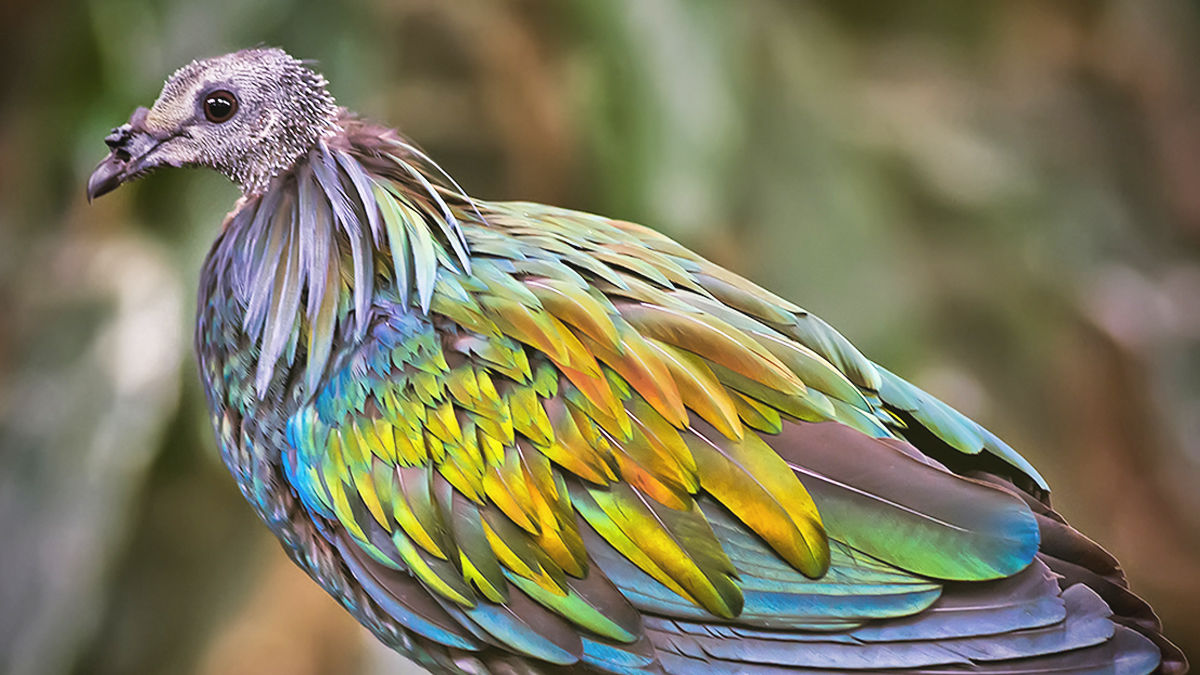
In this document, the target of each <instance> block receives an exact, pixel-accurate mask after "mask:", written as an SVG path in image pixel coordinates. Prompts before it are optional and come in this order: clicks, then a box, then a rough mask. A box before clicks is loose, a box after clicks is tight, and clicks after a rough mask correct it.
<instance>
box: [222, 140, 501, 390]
mask: <svg viewBox="0 0 1200 675" xmlns="http://www.w3.org/2000/svg"><path fill="white" fill-rule="evenodd" d="M348 126H349V127H350V130H349V132H345V131H344V132H342V133H339V134H337V135H335V136H332V137H330V138H329V139H327V140H326V139H323V140H320V141H318V142H317V143H316V144H315V146H314V147H313V148H312V149H311V150H310V151H309V152H308V153H307V154H306V155H304V156H303V157H301V158H300V160H299V161H297V162H295V164H294V166H293V167H292V168H291V169H290V170H288V171H287V172H285V173H282V174H280V175H278V176H275V177H274V178H273V179H272V180H271V181H270V184H269V185H268V187H267V188H266V189H265V190H264V191H263V192H262V193H261V194H258V195H252V196H249V197H247V198H245V199H244V200H243V201H242V202H241V204H240V206H239V208H238V209H237V210H236V211H235V212H234V213H233V214H231V217H230V219H229V220H228V222H227V224H226V227H225V230H224V232H223V233H222V235H221V238H220V239H219V240H218V242H217V244H216V246H215V247H214V249H213V251H212V253H211V254H210V256H209V263H208V265H207V266H206V270H205V273H206V275H208V277H211V279H212V288H213V290H212V292H213V293H218V294H230V295H232V296H233V299H234V300H235V302H234V303H232V306H233V307H236V308H238V310H239V312H240V313H241V317H239V319H240V320H239V321H238V323H240V325H241V326H242V330H243V331H244V334H245V336H246V337H247V338H248V339H249V340H250V341H252V342H253V343H254V344H256V345H257V346H258V354H259V357H258V362H257V364H256V366H255V373H254V387H253V389H254V390H255V391H256V392H257V393H258V394H259V395H260V396H261V395H264V394H265V393H266V392H267V390H268V389H269V388H270V387H272V386H273V383H275V382H277V381H291V378H290V377H287V376H286V374H287V373H289V372H291V371H292V370H293V369H296V368H300V369H302V370H303V377H302V382H303V383H304V389H305V391H307V392H308V393H310V394H311V393H312V388H313V387H315V386H316V384H317V382H319V380H320V378H321V375H322V374H323V373H324V371H325V368H326V366H327V364H328V360H329V358H330V354H331V351H332V349H333V347H334V346H335V343H337V344H340V343H343V342H346V341H356V340H360V339H362V336H363V335H365V332H366V329H367V327H368V326H369V324H370V321H371V317H372V310H373V309H374V308H375V307H378V306H381V305H385V304H386V305H389V306H395V305H402V306H404V307H408V308H409V309H410V310H411V311H417V312H425V311H428V310H429V308H430V305H431V303H432V298H433V289H434V284H435V283H436V280H437V278H438V275H440V274H445V273H450V274H460V273H464V272H467V271H469V265H470V261H469V254H468V251H467V244H466V239H465V237H464V235H463V232H462V228H461V223H462V221H464V220H477V216H478V211H476V210H475V209H474V203H473V202H471V201H470V200H469V198H467V197H465V195H462V194H461V192H458V193H456V192H455V191H454V190H451V189H447V187H446V186H445V182H444V181H439V180H437V178H438V174H436V173H434V172H432V171H428V170H426V169H425V167H426V166H430V165H431V164H432V163H431V162H428V161H427V159H426V158H425V156H424V155H423V154H421V153H420V152H419V151H417V150H416V149H415V148H413V147H412V146H411V145H408V144H407V143H406V142H404V141H403V140H402V139H400V138H399V137H398V136H397V135H395V134H394V133H393V132H388V131H386V130H382V129H380V128H377V127H370V126H368V125H365V124H362V123H358V124H357V125H356V124H351V125H348ZM206 279H207V278H206ZM206 285H207V284H206ZM281 378H282V379H281Z"/></svg>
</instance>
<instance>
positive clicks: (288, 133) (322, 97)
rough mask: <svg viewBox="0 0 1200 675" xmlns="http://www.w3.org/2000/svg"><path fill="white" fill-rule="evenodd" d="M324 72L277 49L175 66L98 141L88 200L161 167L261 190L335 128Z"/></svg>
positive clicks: (335, 114)
mask: <svg viewBox="0 0 1200 675" xmlns="http://www.w3.org/2000/svg"><path fill="white" fill-rule="evenodd" d="M337 118H338V110H337V104H336V103H335V102H334V100H333V96H331V95H330V94H329V92H328V90H327V89H326V81H325V78H324V77H322V76H321V75H320V74H318V73H316V72H314V71H313V70H312V69H311V68H309V67H308V66H307V65H305V64H304V63H303V62H301V61H298V60H297V59H294V58H292V57H291V56H289V55H288V54H287V53H286V52H284V51H283V50H281V49H246V50H242V51H239V52H234V53H232V54H226V55H224V56H218V57H215V58H211V59H205V60H202V61H193V62H192V63H189V64H188V65H186V66H184V67H183V68H180V69H179V70H178V71H176V72H175V74H174V75H172V76H171V77H170V79H168V80H167V82H166V84H164V85H163V89H162V93H161V94H159V96H158V100H156V101H155V102H154V105H153V106H151V107H150V108H149V109H146V108H138V109H137V110H135V111H134V112H133V115H132V116H131V117H130V118H129V122H127V123H125V124H123V125H121V126H119V127H117V128H116V129H113V130H112V133H110V134H109V135H108V137H107V138H105V139H104V142H105V143H106V144H107V145H108V147H109V148H110V149H111V152H110V153H109V155H108V157H106V158H104V160H103V161H102V162H100V164H99V166H97V167H96V169H95V171H93V172H92V175H91V177H90V178H89V179H88V186H87V193H88V199H89V200H91V199H94V198H96V197H98V196H100V195H102V194H105V193H107V192H110V191H112V190H114V189H116V188H117V187H118V186H120V185H121V184H122V183H125V182H128V181H131V180H133V179H135V178H138V177H140V176H143V175H145V174H147V173H149V172H150V171H153V170H154V169H157V168H158V167H161V166H205V167H209V168H212V169H216V170H217V171H219V172H221V173H222V174H224V175H226V176H228V177H229V178H230V180H232V181H234V182H235V183H237V184H239V185H240V186H241V187H242V190H243V191H244V192H246V193H247V194H254V193H257V192H261V191H262V190H263V189H265V188H266V186H267V184H268V183H269V182H270V180H271V178H272V177H273V176H275V175H276V174H278V173H280V172H282V171H285V170H287V169H288V168H290V167H291V166H292V164H293V163H294V162H295V161H296V159H297V158H299V157H300V156H302V155H303V154H305V153H306V152H308V150H309V149H311V148H312V147H313V145H314V144H315V143H316V142H317V141H318V140H319V139H320V138H322V137H323V136H327V135H330V134H333V133H335V132H336V131H337V128H338V126H337Z"/></svg>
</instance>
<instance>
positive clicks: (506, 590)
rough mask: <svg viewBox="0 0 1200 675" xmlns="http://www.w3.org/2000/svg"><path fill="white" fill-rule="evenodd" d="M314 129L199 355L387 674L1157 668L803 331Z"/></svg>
mask: <svg viewBox="0 0 1200 675" xmlns="http://www.w3.org/2000/svg"><path fill="white" fill-rule="evenodd" d="M226 58H228V57H226ZM201 63H203V62H201ZM335 127H336V129H337V131H336V133H333V134H331V135H327V136H322V137H320V138H318V139H316V140H315V141H314V143H313V145H312V147H311V149H309V150H308V151H307V152H306V153H305V154H304V155H303V156H301V157H300V158H299V159H297V160H295V161H294V162H292V163H291V164H290V165H289V166H288V167H287V168H286V170H284V171H281V172H279V173H278V175H276V176H274V178H273V179H272V180H271V181H270V182H269V184H268V186H267V187H266V188H265V189H264V190H260V191H256V190H250V194H248V195H247V196H246V197H245V198H244V199H243V200H242V201H241V202H239V204H238V206H237V208H235V210H234V211H233V212H232V213H231V214H230V215H229V217H228V218H227V220H226V222H225V224H224V226H223V228H222V232H221V234H220V236H219V237H218V240H217V242H216V244H215V245H214V247H213V249H212V252H211V253H210V255H209V257H208V260H207V261H206V263H205V267H204V272H203V275H202V285H201V291H200V304H199V322H198V326H197V331H196V345H197V350H198V352H199V356H200V364H201V373H202V376H203V378H204V382H205V386H206V390H207V393H208V400H209V405H210V408H211V410H212V415H213V422H214V426H215V428H216V430H217V434H218V438H219V441H220V445H221V449H222V455H223V457H224V459H225V462H226V463H227V464H228V465H229V467H230V469H231V471H232V472H233V473H234V476H235V478H236V479H237V481H238V484H239V485H240V487H241V489H242V491H243V494H244V495H245V496H246V498H247V499H248V500H249V501H250V503H251V504H252V505H253V506H254V508H255V509H256V511H257V512H258V513H259V514H260V515H261V516H262V517H263V519H264V520H265V521H266V522H267V524H268V525H269V526H270V527H271V529H272V530H273V531H274V532H275V534H276V535H277V536H279V538H280V539H281V541H282V542H283V544H284V547H285V549H286V550H287V551H288V553H289V554H290V555H291V556H292V557H293V559H294V560H296V562H297V563H298V564H299V565H300V566H301V567H303V568H304V569H305V570H306V571H307V572H308V573H309V574H310V575H312V576H313V578H314V579H316V580H317V581H318V582H319V583H320V584H321V585H322V586H323V587H324V588H325V589H326V590H327V591H328V592H329V593H330V594H332V595H333V596H334V597H335V598H337V599H338V600H339V601H340V602H341V603H342V604H343V605H344V606H345V607H346V608H347V609H348V610H349V611H350V612H352V613H353V614H354V615H355V616H356V617H357V618H358V619H359V620H360V621H361V622H362V623H363V624H364V625H366V626H367V627H368V628H369V629H370V630H372V631H373V632H374V633H375V634H376V635H377V636H378V637H379V638H380V639H381V640H383V641H384V642H386V643H388V644H389V645H392V646H393V647H395V648H397V649H398V650H400V651H402V652H404V653H406V654H409V655H410V656H412V657H413V658H414V659H416V660H417V661H418V662H419V663H421V664H423V665H425V666H426V667H428V668H430V669H432V670H436V671H445V672H540V671H542V670H547V671H552V670H553V669H554V668H555V667H567V668H569V669H580V668H590V669H593V670H596V671H603V672H616V673H625V672H643V671H644V672H662V671H666V672H676V673H691V672H700V671H701V670H704V671H715V672H764V673H765V672H812V671H819V670H825V669H842V670H857V671H878V670H885V669H896V670H900V671H903V672H958V671H960V670H962V669H977V670H980V671H983V672H996V673H1017V672H1050V671H1053V672H1100V671H1106V672H1129V673H1147V672H1152V671H1154V670H1155V669H1156V668H1158V667H1159V663H1160V660H1161V659H1160V654H1163V655H1166V657H1167V658H1166V661H1165V666H1164V669H1165V670H1172V669H1174V671H1173V672H1180V671H1181V670H1182V669H1183V668H1184V667H1185V666H1184V665H1183V663H1182V660H1181V657H1179V656H1178V655H1177V654H1176V653H1175V652H1174V651H1173V648H1171V647H1170V646H1169V643H1166V642H1165V641H1164V640H1163V639H1162V638H1161V635H1160V634H1159V627H1158V624H1157V619H1155V618H1154V617H1153V613H1152V612H1150V610H1149V608H1148V607H1146V606H1145V605H1144V603H1141V601H1140V600H1137V599H1136V597H1135V596H1133V595H1132V594H1130V593H1129V592H1128V590H1127V588H1126V585H1125V581H1124V578H1123V576H1122V575H1121V574H1120V571H1119V568H1118V567H1117V566H1116V563H1115V561H1114V560H1112V559H1111V557H1109V556H1108V554H1106V553H1105V552H1104V551H1103V550H1102V549H1100V548H1099V547H1098V546H1096V545H1095V544H1093V543H1092V542H1090V541H1089V540H1087V539H1086V538H1084V537H1083V536H1082V535H1080V534H1079V533H1078V532H1076V531H1074V530H1072V529H1071V528H1069V527H1068V526H1067V525H1065V523H1063V522H1062V520H1061V518H1059V516H1058V515H1057V514H1055V513H1054V512H1053V511H1051V510H1050V508H1049V506H1048V505H1047V504H1048V502H1047V501H1046V494H1047V487H1046V485H1045V482H1044V481H1043V480H1042V478H1041V477H1040V476H1039V475H1038V474H1037V472H1036V471H1035V470H1034V469H1033V468H1032V467H1031V466H1030V465H1029V464H1028V463H1027V462H1025V460H1023V459H1022V458H1021V457H1020V456H1019V455H1018V454H1017V453H1016V452H1014V451H1013V450H1012V449H1011V448H1009V447H1008V446H1007V445H1005V444H1004V443H1003V442H1002V441H1000V440H999V439H998V438H996V437H995V436H994V435H992V434H991V433H989V432H988V431H986V430H985V429H983V428H982V427H980V426H979V425H977V424H976V423H974V422H972V421H971V420H969V419H967V418H965V417H963V416H962V415H960V414H959V413H957V412H955V411H954V410H953V409H951V408H950V407H948V406H946V405H945V404H943V403H941V402H940V401H938V400H936V399H935V398H933V397H932V396H930V395H928V394H926V393H925V392H922V391H920V390H919V389H917V388H916V387H914V386H912V385H911V384H909V383H907V382H905V381H904V380H903V379H901V378H899V377H897V376H895V375H893V374H891V373H889V372H887V371H886V370H884V369H882V368H881V367H879V366H877V365H876V364H874V363H872V362H871V361H870V360H868V359H867V358H866V357H864V356H863V355H862V354H861V353H859V351H858V350H856V349H855V348H854V347H853V346H852V345H851V344H850V343H849V342H848V341H847V340H846V339H845V338H843V337H842V336H841V335H839V334H838V333H837V332H835V331H834V330H833V329H832V328H830V327H829V326H828V325H827V324H825V323H824V322H822V321H821V320H820V319H818V318H816V317H814V316H812V315H810V314H808V313H807V312H805V311H804V310H803V309H801V308H799V307H797V306H795V305H793V304H792V303H790V302H788V301H786V300H784V299H782V298H779V297H777V296H775V295H773V294H771V293H769V292H767V291H765V290H763V289H761V288H759V287H757V286H755V285H753V284H752V283H750V282H749V281H747V280H745V279H743V278H742V277H739V276H737V275H735V274H733V273H731V272H729V271H727V270H725V269H722V268H720V267H718V266H716V265H714V264H713V263H711V262H708V261H706V260H704V259H702V258H700V257H699V256H697V255H695V254H694V253H692V252H690V251H688V250H687V249H685V248H684V247H682V246H680V245H679V244H677V243H675V242H673V241H671V240H670V239H668V238H666V237H664V236H663V235H661V234H658V233H656V232H654V231H652V230H649V229H646V228H644V227H641V226H639V225H635V224H632V223H626V222H621V221H614V220H609V219H606V218H601V217H598V216H593V215H588V214H583V213H578V212H574V211H568V210H564V209H557V208H552V207H548V206H543V205H539V204H528V203H491V202H483V201H479V200H474V199H471V198H469V197H467V196H466V195H465V193H464V192H463V191H462V190H461V189H460V188H459V187H458V186H457V185H455V184H454V183H453V181H452V180H450V179H449V178H448V177H447V176H445V175H444V174H442V173H441V172H440V170H439V169H438V168H437V167H436V165H435V164H433V163H432V161H430V160H429V159H428V158H427V157H425V156H424V155H423V154H421V153H420V152H419V151H417V150H416V149H415V148H414V147H413V146H412V145H411V144H409V143H407V142H406V141H404V140H403V139H402V138H401V137H399V136H398V135H397V134H395V132H392V131H390V130H387V129H385V128H383V127H379V126H375V125H372V124H369V123H366V122H363V121H360V120H358V119H356V118H354V117H353V116H352V115H349V114H348V113H340V115H339V117H338V118H337V119H336V124H335ZM1064 577H1065V578H1064ZM1110 607H1112V608H1114V609H1116V610H1117V615H1116V616H1113V610H1112V609H1110ZM514 669H515V670H514Z"/></svg>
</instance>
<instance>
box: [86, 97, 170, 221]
mask: <svg viewBox="0 0 1200 675" xmlns="http://www.w3.org/2000/svg"><path fill="white" fill-rule="evenodd" d="M146 113H147V111H146V109H145V108H138V109H137V110H135V111H134V113H133V116H132V117H130V118H129V122H127V123H125V124H122V125H121V126H119V127H117V128H116V129H113V130H112V132H111V133H109V135H108V136H107V137H105V139H104V143H105V145H107V146H108V147H109V150H110V152H109V153H108V157H105V158H104V159H103V161H101V162H100V164H98V165H97V166H96V168H95V169H94V170H93V171H92V175H91V176H90V177H89V178H88V182H87V198H88V202H91V201H92V200H93V199H95V198H96V197H99V196H100V195H103V194H107V193H109V192H112V191H113V190H115V189H117V188H118V187H120V185H121V184H122V183H124V182H125V181H127V180H130V179H131V178H134V177H136V176H137V175H139V174H141V173H143V172H145V171H146V170H148V169H151V168H153V165H152V164H151V163H150V162H148V161H147V156H148V155H149V154H150V153H151V152H152V151H153V150H154V149H155V148H157V147H158V146H159V145H160V144H161V143H162V141H163V140H166V139H161V140H160V139H158V138H156V137H155V136H153V135H151V134H150V133H149V132H148V131H146V130H145V127H144V125H143V122H144V121H145V119H146Z"/></svg>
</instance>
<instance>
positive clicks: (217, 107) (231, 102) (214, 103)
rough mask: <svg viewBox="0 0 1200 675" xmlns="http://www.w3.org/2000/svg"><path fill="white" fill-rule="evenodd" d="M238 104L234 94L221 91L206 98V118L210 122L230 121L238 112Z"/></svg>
mask: <svg viewBox="0 0 1200 675" xmlns="http://www.w3.org/2000/svg"><path fill="white" fill-rule="evenodd" d="M237 109H238V103H237V99H236V98H234V96H233V94H232V93H230V92H228V91H225V90H224V89H219V90H217V91H214V92H212V93H210V94H209V95H208V96H205V97H204V116H205V117H207V118H208V121H209V122H216V123H218V124H219V123H221V122H225V121H228V120H229V118H230V117H233V114H234V113H235V112H237Z"/></svg>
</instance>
